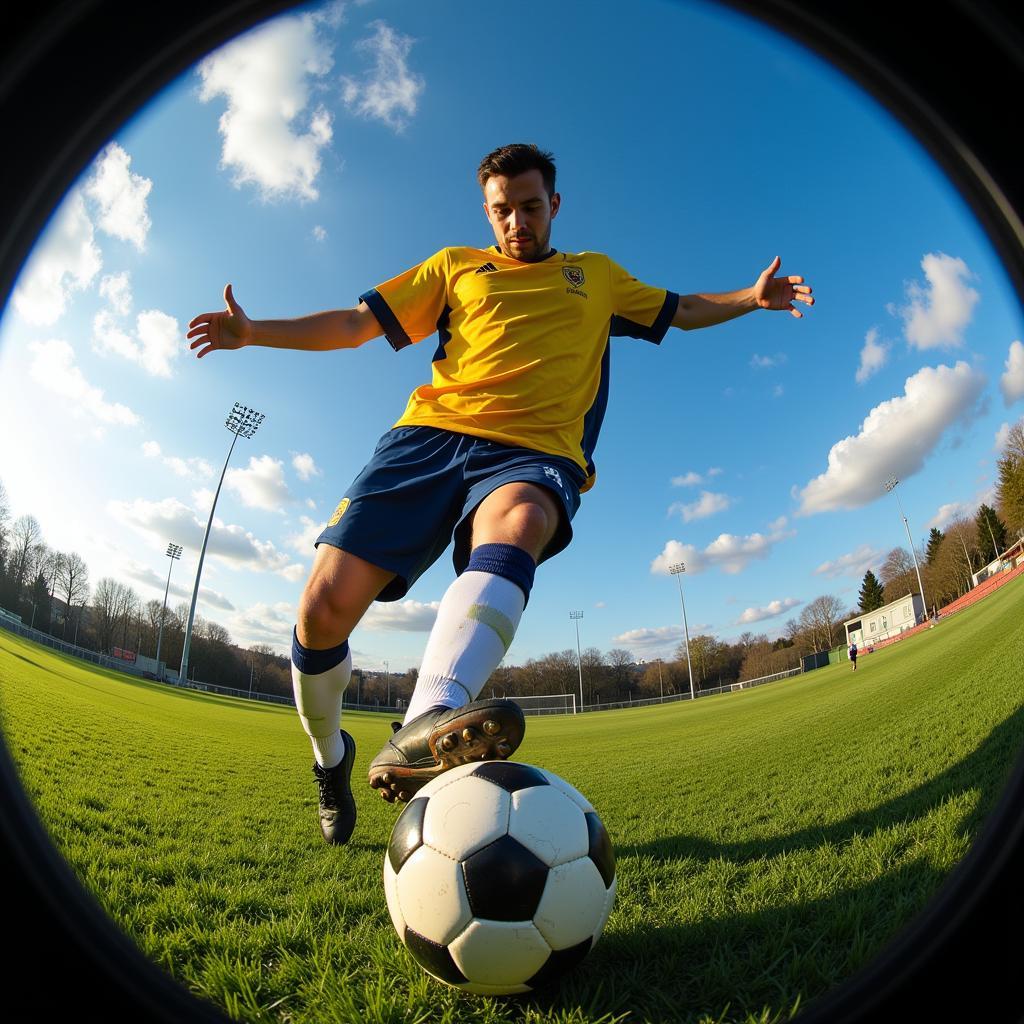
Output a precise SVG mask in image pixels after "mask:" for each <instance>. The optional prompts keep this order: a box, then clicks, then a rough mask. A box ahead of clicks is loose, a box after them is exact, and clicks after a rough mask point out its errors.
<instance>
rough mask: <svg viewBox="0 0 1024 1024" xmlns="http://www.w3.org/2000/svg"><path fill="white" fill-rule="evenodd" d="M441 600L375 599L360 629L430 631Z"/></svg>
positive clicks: (410, 631) (361, 622) (406, 631)
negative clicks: (426, 602)
mask: <svg viewBox="0 0 1024 1024" xmlns="http://www.w3.org/2000/svg"><path fill="white" fill-rule="evenodd" d="M440 607H441V602H440V601H431V602H430V603H429V604H425V603H424V602H423V601H375V602H374V603H373V604H372V605H370V610H369V611H368V612H367V613H366V615H364V616H363V618H362V620H361V621H360V623H359V627H360V629H372V630H387V631H393V632H403V633H429V632H430V630H431V628H432V627H433V625H434V620H435V619H436V618H437V609H438V608H440Z"/></svg>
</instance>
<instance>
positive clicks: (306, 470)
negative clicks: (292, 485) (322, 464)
mask: <svg viewBox="0 0 1024 1024" xmlns="http://www.w3.org/2000/svg"><path fill="white" fill-rule="evenodd" d="M292 469H294V470H295V472H296V473H298V474H299V479H300V480H311V479H312V478H313V477H315V476H323V471H322V470H321V469H320V468H319V467H318V466H317V464H316V463H315V462H314V461H313V456H312V455H310V454H309V453H308V452H301V453H300V452H293V453H292Z"/></svg>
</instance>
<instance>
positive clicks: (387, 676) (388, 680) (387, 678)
mask: <svg viewBox="0 0 1024 1024" xmlns="http://www.w3.org/2000/svg"><path fill="white" fill-rule="evenodd" d="M384 685H385V686H386V687H387V688H388V689H387V694H388V695H387V705H386V706H387V707H391V669H390V668H389V667H388V663H387V662H386V661H385V662H384Z"/></svg>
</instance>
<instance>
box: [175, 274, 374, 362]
mask: <svg viewBox="0 0 1024 1024" xmlns="http://www.w3.org/2000/svg"><path fill="white" fill-rule="evenodd" d="M224 305H225V307H226V308H225V309H222V310H217V311H215V312H212V313H200V314H199V316H197V317H194V318H193V319H192V320H191V321H190V322H189V325H188V326H189V332H188V334H187V335H186V337H187V338H191V339H193V341H192V344H191V345H190V346H189V348H191V349H198V351H197V352H196V355H197V356H198V357H199V358H200V359H202V357H203V356H205V355H206V354H207V353H208V352H214V351H217V350H218V349H227V350H232V349H238V348H244V347H245V346H246V345H262V346H264V347H267V348H294V349H300V350H305V351H308V352H328V351H330V350H331V349H336V348H355V347H356V346H358V345H362V344H363V343H364V342H366V341H370V340H371V339H372V338H379V337H380V336H381V335H382V334H383V333H384V331H383V330H382V328H381V326H380V324H379V323H378V322H377V318H376V317H375V316H374V315H373V313H371V312H370V307H369V306H367V305H366V303H365V302H360V303H359V305H358V306H357V307H356V308H355V309H336V310H331V311H329V312H325V313H313V314H312V315H310V316H303V317H296V318H295V319H293V320H250V319H249V317H248V316H246V314H245V310H243V309H242V307H241V306H240V305H239V304H238V303H237V302H236V301H235V296H234V294H233V292H232V291H231V285H228V286H227V287H226V288H225V289H224Z"/></svg>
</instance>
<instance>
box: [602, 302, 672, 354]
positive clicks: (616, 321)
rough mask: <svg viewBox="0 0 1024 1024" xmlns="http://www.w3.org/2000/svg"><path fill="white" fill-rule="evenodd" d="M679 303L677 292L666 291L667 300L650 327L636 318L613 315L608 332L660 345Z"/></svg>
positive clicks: (616, 335)
mask: <svg viewBox="0 0 1024 1024" xmlns="http://www.w3.org/2000/svg"><path fill="white" fill-rule="evenodd" d="M678 305H679V296H678V295H677V294H676V293H675V292H669V291H666V292H665V302H664V303H663V304H662V307H661V311H660V312H659V313H658V315H657V316H656V317H655V318H654V323H653V324H651V326H650V327H646V326H644V325H643V324H638V323H637V322H636V321H635V320H629V319H627V318H626V317H624V316H613V317H612V324H611V329H610V331H609V332H608V333H609V334H610V335H611V336H612V337H613V338H622V337H627V338H640V339H641V340H642V341H650V342H653V343H654V344H655V345H660V344H661V339H662V338H664V337H665V332H666V331H667V330H668V329H669V328H670V327H671V326H672V317H674V316H675V315H676V308H677V307H678Z"/></svg>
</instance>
